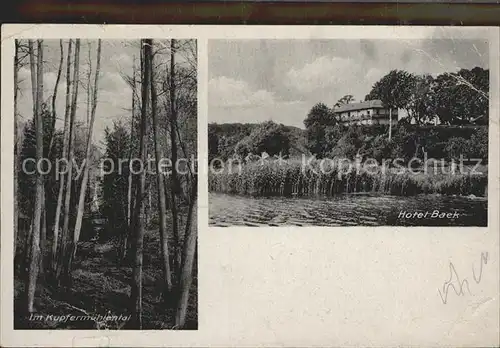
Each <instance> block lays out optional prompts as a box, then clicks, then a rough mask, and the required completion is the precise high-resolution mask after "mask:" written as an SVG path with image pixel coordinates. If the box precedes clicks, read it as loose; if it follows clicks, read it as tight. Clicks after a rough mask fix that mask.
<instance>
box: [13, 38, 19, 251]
mask: <svg viewBox="0 0 500 348" xmlns="http://www.w3.org/2000/svg"><path fill="white" fill-rule="evenodd" d="M14 42H15V52H14V258H15V257H16V251H17V235H18V231H17V230H18V226H19V203H18V201H17V186H18V184H19V179H18V176H19V163H18V153H19V136H18V134H17V122H18V116H17V93H18V90H19V86H18V84H19V80H18V72H19V41H18V40H17V39H16V40H15V41H14Z"/></svg>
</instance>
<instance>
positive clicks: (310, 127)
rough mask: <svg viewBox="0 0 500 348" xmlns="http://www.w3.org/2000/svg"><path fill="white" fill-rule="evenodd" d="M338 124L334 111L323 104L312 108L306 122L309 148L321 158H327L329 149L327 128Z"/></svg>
mask: <svg viewBox="0 0 500 348" xmlns="http://www.w3.org/2000/svg"><path fill="white" fill-rule="evenodd" d="M336 124H337V119H336V118H335V115H334V113H333V111H332V110H331V109H330V108H329V107H328V106H326V105H325V104H323V103H318V104H316V105H314V106H313V107H312V109H311V110H310V111H309V113H308V114H307V117H306V119H305V120H304V125H305V126H306V131H307V148H308V150H309V151H311V152H312V153H314V154H316V155H317V156H319V157H322V156H325V155H326V154H327V152H328V149H327V148H326V147H325V146H326V144H325V141H324V140H325V135H326V128H327V127H333V126H335V125H336Z"/></svg>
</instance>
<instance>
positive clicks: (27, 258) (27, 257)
mask: <svg viewBox="0 0 500 348" xmlns="http://www.w3.org/2000/svg"><path fill="white" fill-rule="evenodd" d="M28 53H29V62H30V71H31V95H32V98H33V122H34V124H35V128H36V122H37V109H38V106H37V101H36V98H37V82H36V78H37V71H36V63H35V52H34V48H33V41H32V40H28ZM33 216H34V211H33ZM34 223H35V219H34V218H33V217H32V218H31V225H30V229H29V230H28V234H27V236H26V239H25V241H24V242H25V248H24V260H25V262H26V267H25V268H26V270H27V271H29V264H30V260H31V239H32V235H33V230H34V228H33V227H34Z"/></svg>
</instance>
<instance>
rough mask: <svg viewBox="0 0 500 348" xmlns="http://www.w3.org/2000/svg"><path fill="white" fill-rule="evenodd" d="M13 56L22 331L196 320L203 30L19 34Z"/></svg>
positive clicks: (161, 325) (193, 324)
mask: <svg viewBox="0 0 500 348" xmlns="http://www.w3.org/2000/svg"><path fill="white" fill-rule="evenodd" d="M2 53H3V52H2ZM13 66H14V85H13V86H14V87H13V89H14V119H15V120H14V135H15V136H14V181H13V182H12V184H13V185H14V199H13V203H14V210H13V211H14V221H13V222H14V228H13V231H14V246H13V248H14V255H15V256H14V323H13V325H14V329H15V330H16V329H37V330H39V329H51V330H56V329H62V330H72V329H76V330H197V329H198V300H197V299H198V285H197V279H198V273H197V272H198V265H197V255H196V252H197V204H196V202H197V175H196V161H195V159H196V157H197V40H196V39H176V38H169V37H167V38H165V39H147V38H145V39H123V40H120V39H84V38H73V39H66V38H65V39H40V38H35V39H33V40H31V39H16V40H15V54H14V60H13ZM2 105H3V104H2ZM2 151H3V149H2ZM2 178H4V176H2ZM3 180H5V179H3ZM2 232H4V231H2Z"/></svg>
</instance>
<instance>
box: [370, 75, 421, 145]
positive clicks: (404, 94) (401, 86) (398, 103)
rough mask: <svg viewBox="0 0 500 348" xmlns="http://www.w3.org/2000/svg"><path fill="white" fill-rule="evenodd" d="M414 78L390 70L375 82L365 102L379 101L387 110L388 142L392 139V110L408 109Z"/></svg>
mask: <svg viewBox="0 0 500 348" xmlns="http://www.w3.org/2000/svg"><path fill="white" fill-rule="evenodd" d="M415 80H416V78H415V76H414V75H413V74H410V73H409V72H407V71H404V70H391V71H390V72H389V73H388V74H387V75H385V76H384V77H382V78H381V79H380V80H379V81H377V82H375V84H374V85H373V87H372V90H371V91H370V93H369V94H368V95H367V96H366V97H365V100H374V99H379V100H381V101H382V103H383V104H384V106H385V107H387V108H389V140H391V137H392V109H395V108H399V109H406V110H408V109H409V108H410V105H409V103H410V100H411V97H412V95H413V91H414V86H415Z"/></svg>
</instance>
